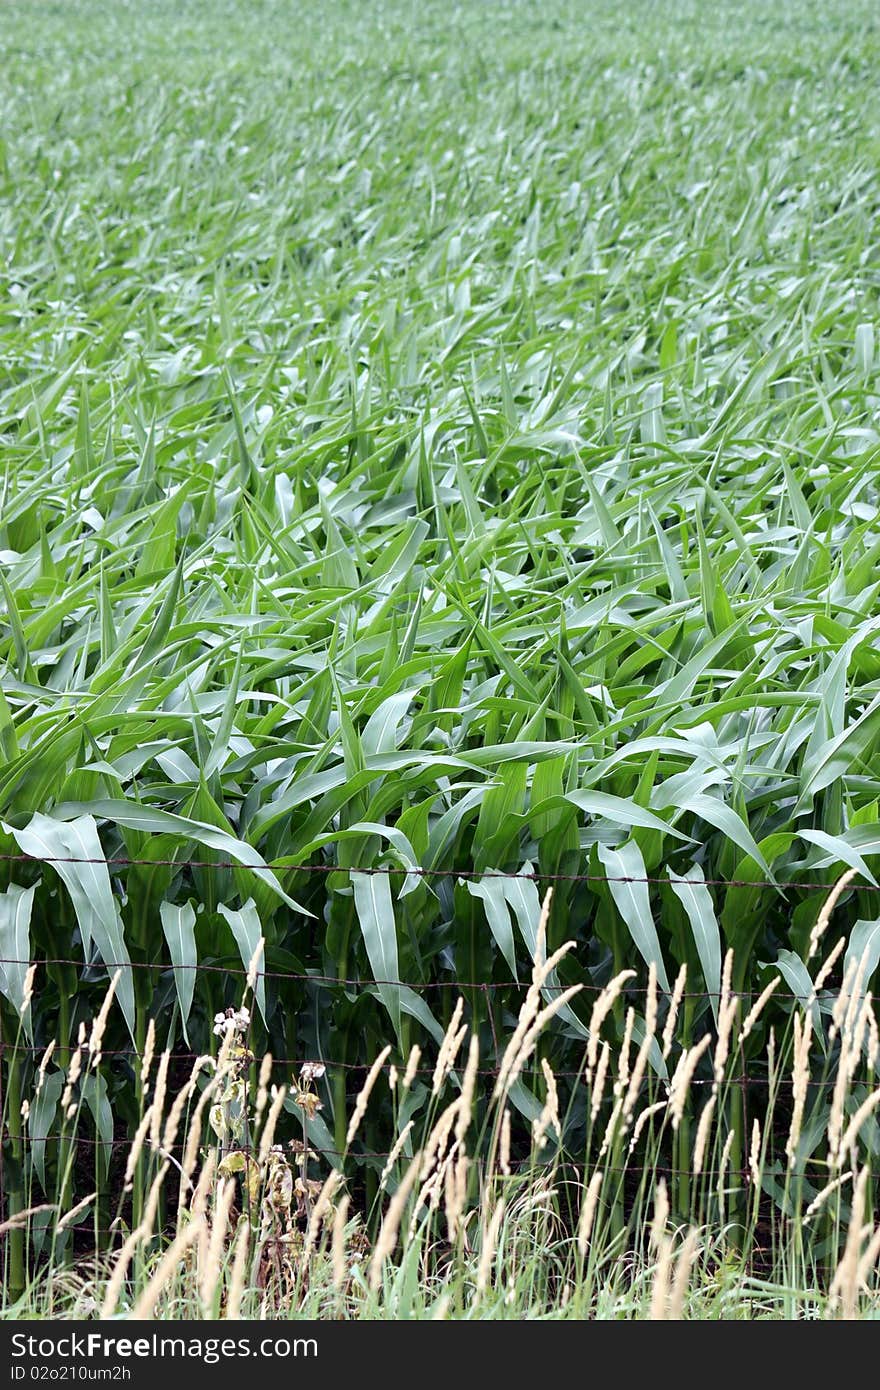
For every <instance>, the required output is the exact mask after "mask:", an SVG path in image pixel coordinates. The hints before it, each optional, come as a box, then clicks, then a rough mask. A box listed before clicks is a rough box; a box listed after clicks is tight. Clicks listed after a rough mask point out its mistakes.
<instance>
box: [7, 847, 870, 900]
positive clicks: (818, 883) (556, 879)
mask: <svg viewBox="0 0 880 1390" xmlns="http://www.w3.org/2000/svg"><path fill="white" fill-rule="evenodd" d="M0 863H15V864H22V863H25V864H103V865H105V866H106V867H107V868H108V869H112V868H135V867H140V868H148V869H155V868H163V867H164V868H175V869H247V870H250V871H251V872H253V873H277V872H280V871H284V872H286V873H303V874H365V875H367V876H368V877H371V876H375V875H385V876H392V877H401V878H409V877H412V878H462V879H474V880H479V881H482V880H483V879H487V878H488V879H495V878H501V879H522V880H526V881H529V882H532V883H645V884H651V883H652V884H661V885H665V886H666V887H667V888H668V887H669V886H670V885H671V884H673V883H675V882H676V881H677V880H675V879H670V878H669V877H663V876H662V875H652V874H561V873H555V872H551V871H548V872H544V871H542V870H540V869H533V870H526V869H511V870H506V869H456V868H446V867H443V868H431V867H428V866H427V865H424V864H410V865H396V864H380V865H375V866H370V867H367V866H364V865H354V864H300V863H289V862H286V861H285V860H282V859H274V860H265V861H263V862H262V863H259V864H247V863H244V862H242V860H240V859H219V860H218V859H178V858H165V859H138V858H134V857H129V856H113V857H111V858H107V857H106V856H98V855H94V856H89V855H55V854H41V855H34V854H25V853H20V854H11V853H0ZM699 883H700V884H702V885H704V886H705V887H707V888H775V889H776V890H777V891H784V890H785V889H789V888H790V889H794V890H798V889H805V890H807V891H816V890H823V889H824V891H825V892H830V891H831V889H832V888H833V886H834V884H833V882H831V883H827V882H825V881H824V880H821V879H788V880H782V881H780V880H778V879H770V878H767V879H757V878H742V879H739V878H703V879H700V880H699ZM858 888H859V891H862V892H867V893H880V884H877V883H859V884H858Z"/></svg>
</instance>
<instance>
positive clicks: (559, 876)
mask: <svg viewBox="0 0 880 1390" xmlns="http://www.w3.org/2000/svg"><path fill="white" fill-rule="evenodd" d="M0 862H7V863H16V864H32V865H35V866H39V865H42V864H48V865H58V866H64V865H77V864H78V865H103V866H105V867H106V869H107V870H108V872H113V871H114V870H116V869H119V870H124V869H127V868H134V867H143V868H151V869H152V868H156V867H161V866H165V867H172V868H174V869H177V870H179V871H181V872H184V871H187V870H190V869H204V870H208V871H219V870H224V869H226V870H242V869H244V870H248V871H252V872H258V873H259V872H272V873H278V872H283V873H289V874H315V875H327V876H329V875H343V874H345V875H353V874H362V875H366V876H374V875H386V876H389V877H392V876H393V877H395V878H398V877H399V878H403V879H407V878H409V879H412V878H413V877H416V878H422V879H426V880H430V879H439V878H446V879H453V878H454V879H457V880H462V881H467V880H472V881H483V880H486V879H511V880H517V879H518V880H527V881H531V882H533V883H536V884H543V885H546V886H547V887H550V886H552V885H553V884H555V883H585V884H615V883H622V884H644V885H655V886H666V887H669V886H670V885H671V884H672V883H673V882H674V880H671V879H670V878H668V877H664V876H660V875H649V874H646V875H644V876H632V875H610V874H592V873H566V874H563V873H552V872H547V873H545V872H542V871H540V870H518V871H502V870H496V869H487V870H482V871H478V870H473V869H464V868H458V867H439V866H438V867H432V866H425V865H415V864H404V865H390V864H384V865H378V866H369V867H368V866H349V865H345V866H340V865H338V864H334V863H327V864H314V863H312V864H309V863H299V862H291V861H290V860H289V859H276V860H270V861H264V862H260V863H257V864H253V863H242V862H241V861H240V860H237V859H217V858H213V859H201V858H198V859H192V858H186V857H177V856H175V857H173V858H138V857H121V856H108V857H90V856H53V855H46V856H39V857H37V856H34V855H31V854H27V853H20V854H12V853H0ZM700 882H701V884H705V886H707V887H714V888H719V889H725V890H726V889H734V888H746V889H753V890H754V889H773V890H775V891H777V892H780V893H783V894H784V893H788V892H797V891H800V890H805V891H824V892H825V893H830V892H831V890H832V888H833V887H834V883H833V881H832V882H827V881H819V880H814V879H798V880H788V881H779V880H774V879H702V880H700ZM854 886H856V887H857V888H858V890H859V891H864V892H880V885H878V884H876V883H872V882H865V881H861V882H858V883H857V884H856V885H854ZM163 947H164V941H163ZM270 950H271V947H270ZM6 966H27V967H30V966H37V967H38V968H39V967H44V968H45V967H54V966H58V967H71V968H75V969H77V970H80V971H81V970H84V969H88V970H99V969H102V970H105V971H107V972H112V971H115V970H119V969H121V970H129V969H130V970H132V971H150V972H156V971H159V972H178V971H183V972H189V971H193V972H196V973H197V974H207V975H220V976H223V977H233V978H237V979H244V978H249V980H250V983H251V985H252V986H255V985H256V984H257V982H258V981H259V980H265V981H274V982H278V983H279V984H285V983H287V984H289V983H298V984H302V985H305V986H307V987H309V988H310V989H317V990H334V989H339V988H340V987H343V988H345V989H346V990H348V991H351V990H358V991H369V992H372V993H373V994H375V992H376V991H377V990H378V989H384V988H394V987H397V988H400V989H407V990H412V991H415V992H417V993H425V992H430V991H441V992H442V991H450V990H452V991H457V992H459V993H460V994H462V995H464V994H469V993H471V992H479V994H481V995H482V996H483V997H484V998H485V999H486V1000H487V1003H488V1008H487V1016H488V1022H489V1024H490V1025H491V1030H492V1040H493V1044H494V1050H495V1055H496V1057H500V1049H499V1047H498V1040H497V1036H496V1031H495V1019H494V1016H493V1014H492V1009H491V998H492V996H493V995H494V994H495V993H496V992H502V993H504V994H505V995H510V994H511V993H514V994H516V993H522V992H523V991H527V990H528V989H530V988H532V981H531V979H522V980H521V979H517V978H511V979H504V980H499V979H472V978H465V979H462V978H459V977H457V976H453V977H452V978H428V979H426V978H421V979H418V978H409V979H406V978H375V977H372V976H361V975H356V974H350V973H348V972H344V973H341V974H338V975H336V974H330V973H326V972H325V971H320V970H310V969H307V968H304V969H302V970H290V969H282V968H268V967H267V966H266V964H265V962H262V963H261V964H260V965H258V966H256V967H255V966H254V964H253V963H252V964H251V966H250V967H245V966H244V965H243V964H242V965H237V964H232V963H227V962H225V961H219V962H218V961H201V962H200V961H194V962H177V963H176V964H175V963H173V962H172V961H171V960H170V959H169V958H168V957H167V956H166V955H164V954H162V955H160V956H159V957H157V958H156V959H153V960H147V961H145V960H129V959H124V960H103V959H98V958H92V959H86V958H85V956H77V955H75V954H73V953H69V954H64V955H60V954H58V955H51V954H45V953H43V954H35V955H33V956H29V957H28V958H24V957H23V956H20V955H16V954H4V955H2V956H0V967H6ZM444 968H445V967H444ZM567 973H569V974H572V975H575V974H577V972H576V971H575V970H572V969H571V968H569V970H568V972H567ZM581 973H582V974H583V972H581ZM575 982H576V983H578V984H579V985H580V987H581V990H582V991H583V993H584V994H585V995H586V996H588V997H589V996H598V995H600V994H601V993H602V991H603V990H604V989H605V988H606V985H605V984H604V983H598V982H596V981H595V980H593V979H591V978H580V979H577V980H576V981H575V980H574V979H571V980H569V981H568V982H567V983H560V982H559V981H558V980H552V979H551V980H545V981H543V983H542V984H541V990H542V992H543V993H544V994H545V995H548V996H552V995H556V994H558V993H560V992H562V991H564V990H566V989H568V988H570V986H571V984H572V983H575ZM649 988H650V986H649V985H647V984H645V983H643V982H641V981H639V980H638V979H635V978H634V979H631V980H629V981H628V982H627V984H626V988H625V994H626V995H632V996H637V995H641V996H644V995H645V994H646V992H647V991H648V990H649ZM761 993H763V991H762V990H758V989H738V990H737V997H738V998H739V999H740V1000H741V1001H742V1002H743V1004H748V1003H749V1002H750V1001H751V1000H753V999H755V998H758V997H759V995H760V994H761ZM720 996H721V991H720V990H710V989H707V988H704V989H699V990H698V989H683V990H679V991H678V993H677V997H678V1000H679V1001H680V1002H681V1003H682V1004H684V1003H685V1002H687V1001H691V1002H696V1001H713V1002H714V1001H717V1000H718V999H719V998H720ZM773 997H774V999H775V1000H776V1001H786V1002H788V1003H796V1004H799V1005H801V1006H802V1007H803V1006H805V1005H808V1004H809V1005H813V1004H815V1003H816V998H815V995H811V994H810V992H809V991H806V992H804V991H800V992H799V991H797V990H792V989H782V988H777V989H776V990H774V995H773ZM247 1041H250V1037H248V1039H247ZM60 1047H61V1050H63V1051H65V1052H66V1053H67V1054H71V1053H72V1051H73V1047H72V1045H71V1044H70V1042H69V1041H67V1042H64V1043H62V1044H61V1045H60ZM44 1053H45V1047H44V1046H43V1045H37V1044H35V1043H33V1042H31V1041H28V1040H27V1039H25V1038H24V1037H23V1036H22V1034H21V1032H20V1031H19V1033H18V1035H17V1037H16V1038H15V1040H14V1041H12V1040H11V1039H9V1038H4V1037H3V1036H2V1031H0V1080H2V1078H3V1067H2V1063H3V1061H4V1058H5V1059H6V1061H7V1064H9V1062H10V1059H13V1064H14V1065H18V1063H19V1059H20V1058H26V1057H32V1058H36V1057H38V1056H41V1055H43V1054H44ZM101 1054H102V1056H104V1057H107V1058H109V1059H111V1061H114V1060H119V1061H120V1062H124V1063H129V1064H133V1063H134V1062H135V1059H140V1058H142V1056H143V1049H142V1048H138V1047H133V1046H132V1047H127V1046H119V1047H116V1046H114V1047H108V1048H105V1047H103V1046H102V1047H101ZM203 1055H204V1054H203V1053H200V1052H197V1051H194V1050H191V1049H181V1048H173V1049H169V1050H168V1064H169V1065H176V1066H181V1067H183V1066H190V1067H191V1066H192V1065H193V1064H194V1063H195V1062H196V1061H197V1059H198V1058H200V1057H202V1056H203ZM314 1060H315V1058H314V1057H307V1056H299V1055H298V1054H293V1055H277V1056H276V1055H273V1056H272V1067H273V1071H275V1069H287V1070H289V1071H292V1072H298V1071H299V1070H300V1069H301V1068H302V1066H303V1065H304V1064H305V1063H306V1062H310V1061H314ZM319 1060H320V1061H321V1062H322V1064H323V1065H324V1066H325V1067H326V1070H327V1073H328V1075H329V1076H331V1077H332V1074H333V1073H342V1074H345V1075H346V1076H352V1077H353V1078H354V1077H356V1076H358V1075H359V1074H360V1075H362V1076H363V1075H366V1074H368V1073H369V1072H370V1071H371V1070H372V1069H373V1067H374V1065H375V1064H374V1063H373V1062H370V1061H349V1060H347V1059H341V1058H340V1059H338V1060H334V1059H332V1058H326V1057H323V1056H322V1057H321V1058H320V1059H319ZM394 1065H395V1064H394V1062H393V1061H392V1060H386V1061H385V1063H384V1064H383V1066H382V1067H381V1071H383V1072H385V1073H388V1072H389V1071H390V1069H391V1068H392V1067H393V1066H394ZM398 1065H399V1064H398ZM434 1072H435V1068H434V1067H433V1066H421V1065H420V1066H416V1067H414V1068H413V1069H412V1075H413V1077H422V1076H424V1077H430V1076H432V1075H433V1074H434ZM502 1072H503V1068H502V1067H501V1066H500V1065H495V1066H481V1067H478V1068H477V1070H476V1075H477V1076H479V1077H480V1078H482V1079H484V1080H486V1081H489V1082H494V1081H497V1079H498V1077H499V1076H500V1075H502ZM584 1074H585V1068H584V1066H583V1065H581V1066H580V1067H577V1068H571V1067H563V1068H560V1069H556V1068H554V1075H555V1076H556V1077H557V1078H558V1079H559V1080H560V1081H563V1080H564V1081H568V1082H571V1083H573V1084H574V1085H577V1084H578V1083H580V1082H581V1081H583V1079H584ZM724 1085H725V1086H726V1087H729V1088H731V1090H732V1091H739V1092H741V1093H742V1095H743V1104H744V1105H745V1103H746V1101H745V1097H746V1094H747V1093H748V1092H749V1091H751V1090H754V1089H755V1088H761V1087H766V1085H767V1079H766V1077H764V1076H761V1075H758V1076H755V1075H749V1072H748V1068H747V1066H746V1057H745V1053H744V1052H743V1050H742V1048H740V1062H739V1070H738V1074H736V1075H733V1076H726V1077H725V1079H724ZM810 1085H811V1086H812V1087H813V1088H814V1089H817V1090H819V1089H822V1088H829V1087H834V1086H835V1085H836V1078H835V1077H834V1076H822V1077H817V1078H815V1079H812V1080H811V1082H810ZM689 1086H691V1087H693V1088H695V1089H696V1088H712V1090H713V1093H714V1092H715V1091H717V1083H716V1079H715V1077H714V1076H712V1075H708V1076H692V1077H691V1079H690V1081H689ZM737 1103H738V1102H737ZM81 1108H82V1107H81ZM93 1127H94V1130H95V1132H94V1133H92V1134H86V1133H81V1132H79V1130H77V1132H76V1133H73V1134H72V1133H71V1132H69V1131H66V1130H57V1129H54V1128H47V1129H46V1130H45V1131H43V1130H42V1129H41V1130H40V1132H39V1135H38V1136H35V1135H31V1137H30V1141H29V1142H31V1143H37V1144H41V1145H43V1146H44V1147H43V1152H44V1154H45V1152H46V1146H47V1145H53V1144H54V1145H67V1146H68V1147H71V1146H76V1147H77V1148H78V1147H79V1146H82V1148H83V1149H84V1150H85V1151H87V1152H88V1151H101V1152H105V1153H107V1152H109V1154H110V1155H112V1154H113V1153H115V1152H117V1151H119V1152H122V1151H125V1150H126V1149H128V1148H129V1146H130V1143H131V1136H130V1135H128V1134H122V1135H120V1134H118V1133H117V1132H116V1130H117V1128H118V1125H117V1122H116V1121H114V1132H113V1134H112V1137H104V1135H102V1134H100V1133H98V1125H97V1122H95V1124H94V1126H93ZM3 1137H4V1143H5V1140H6V1137H7V1136H6V1135H5V1134H4V1136H3ZM175 1147H176V1148H178V1149H179V1148H181V1147H182V1146H181V1145H176V1146H175ZM309 1149H310V1150H312V1151H313V1152H314V1153H315V1154H317V1155H319V1156H320V1157H322V1158H325V1159H328V1160H330V1161H331V1162H332V1161H333V1160H334V1159H340V1158H344V1157H345V1156H346V1155H347V1156H349V1157H350V1158H352V1159H353V1160H355V1161H356V1162H358V1163H364V1164H371V1163H375V1164H379V1163H387V1161H388V1160H389V1159H390V1158H391V1157H392V1156H394V1155H395V1153H397V1152H399V1150H396V1149H395V1148H389V1149H384V1150H383V1149H378V1148H367V1147H362V1146H355V1148H354V1149H353V1150H351V1151H349V1150H342V1149H339V1148H336V1147H330V1146H326V1145H320V1144H318V1143H317V1142H315V1141H314V1140H313V1139H310V1142H309ZM604 1166H605V1168H606V1171H607V1172H608V1173H609V1174H617V1175H620V1176H621V1177H623V1176H624V1175H629V1176H630V1177H632V1175H633V1167H632V1166H631V1165H627V1164H614V1163H611V1164H610V1165H609V1164H605V1165H604ZM651 1166H652V1170H653V1171H655V1172H656V1173H658V1174H663V1175H666V1176H670V1177H672V1178H675V1177H678V1176H683V1175H685V1174H689V1173H690V1172H691V1169H689V1168H682V1167H680V1166H676V1165H675V1164H670V1165H664V1164H657V1163H656V1162H654V1161H652V1165H651ZM4 1167H5V1165H4V1164H3V1161H2V1151H0V1208H3V1209H5V1206H6V1193H5V1191H4ZM736 1176H737V1178H738V1180H740V1181H741V1182H743V1183H745V1184H748V1182H749V1181H750V1173H749V1169H748V1167H747V1166H745V1165H744V1166H743V1167H742V1168H741V1169H740V1170H739V1171H738V1173H737V1174H736ZM790 1177H804V1178H808V1177H809V1178H814V1179H815V1178H816V1170H815V1168H813V1169H804V1170H803V1172H799V1173H792V1174H790ZM77 1224H80V1223H77ZM81 1224H82V1225H83V1227H88V1231H89V1232H90V1233H92V1232H94V1233H95V1234H101V1235H108V1236H109V1235H112V1234H115V1233H116V1231H117V1229H118V1227H116V1226H111V1227H106V1228H105V1227H99V1226H97V1225H95V1223H94V1221H92V1220H90V1219H89V1217H88V1215H87V1214H86V1215H85V1216H84V1218H83V1220H82V1222H81ZM74 1229H75V1227H74Z"/></svg>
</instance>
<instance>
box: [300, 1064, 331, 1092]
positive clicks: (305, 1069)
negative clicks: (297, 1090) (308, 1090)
mask: <svg viewBox="0 0 880 1390" xmlns="http://www.w3.org/2000/svg"><path fill="white" fill-rule="evenodd" d="M325 1070H326V1068H325V1066H324V1063H323V1062H303V1064H302V1066H301V1067H300V1069H299V1076H300V1080H301V1081H302V1083H303V1085H304V1086H307V1085H308V1084H309V1082H310V1081H320V1079H321V1077H322V1076H323V1075H324V1072H325Z"/></svg>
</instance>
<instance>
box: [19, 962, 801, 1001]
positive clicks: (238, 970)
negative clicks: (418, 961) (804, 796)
mask: <svg viewBox="0 0 880 1390" xmlns="http://www.w3.org/2000/svg"><path fill="white" fill-rule="evenodd" d="M768 964H770V965H772V964H773V962H772V961H770V962H768ZM0 965H28V966H30V965H35V966H38V965H71V966H76V967H77V968H78V969H81V970H82V969H87V970H98V969H104V970H161V971H168V970H171V971H177V970H195V971H196V972H197V973H201V972H208V973H211V974H218V975H237V976H243V977H246V976H250V977H251V978H253V979H254V980H255V981H256V980H298V981H300V982H302V983H307V984H314V985H318V986H319V987H321V988H325V989H330V988H332V987H333V986H334V985H345V986H347V987H349V988H359V989H376V988H377V987H383V988H384V987H388V988H397V989H412V990H419V989H423V990H424V989H457V990H468V991H471V992H473V991H475V990H478V991H488V990H529V989H531V987H532V984H531V981H530V980H458V979H456V980H396V979H381V978H379V979H373V978H366V977H363V976H359V975H318V974H314V975H313V974H310V973H308V972H307V971H297V970H253V969H250V968H248V969H245V968H244V966H236V965H212V964H210V963H208V962H204V963H203V962H200V961H181V962H180V963H179V964H177V965H175V964H173V963H172V962H169V963H165V962H163V961H146V960H124V961H118V960H111V961H104V960H96V961H86V960H78V959H77V958H76V957H74V956H37V957H28V958H25V957H24V956H0ZM572 984H579V985H580V988H581V990H582V991H583V992H584V993H586V994H601V993H602V992H603V990H605V989H606V988H607V986H606V985H601V984H594V983H593V982H592V981H588V980H585V981H571V980H569V981H568V983H567V984H554V983H552V982H551V981H544V982H543V983H542V985H541V991H542V993H545V994H558V993H561V992H563V991H564V990H567V989H570V988H571V987H572ZM649 989H650V986H648V985H641V984H633V985H630V984H629V982H627V984H626V986H625V992H626V993H630V994H646V993H648V991H649ZM734 993H735V994H736V997H737V999H740V1000H747V999H756V998H758V997H759V996H760V994H761V993H762V991H760V990H746V989H742V990H736V991H734ZM772 997H773V998H774V999H786V1000H789V1001H791V1000H797V1001H798V1002H799V1003H801V1004H803V1003H805V1002H809V1001H810V1000H811V999H812V996H811V995H810V994H809V993H806V992H805V993H801V994H798V993H796V992H795V991H793V990H780V989H776V990H774V991H773V995H772ZM819 997H820V996H816V998H817V999H818V998H819ZM678 998H679V999H681V1000H684V999H720V998H721V991H720V990H712V989H694V990H682V991H681V992H680V993H679V994H678Z"/></svg>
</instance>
